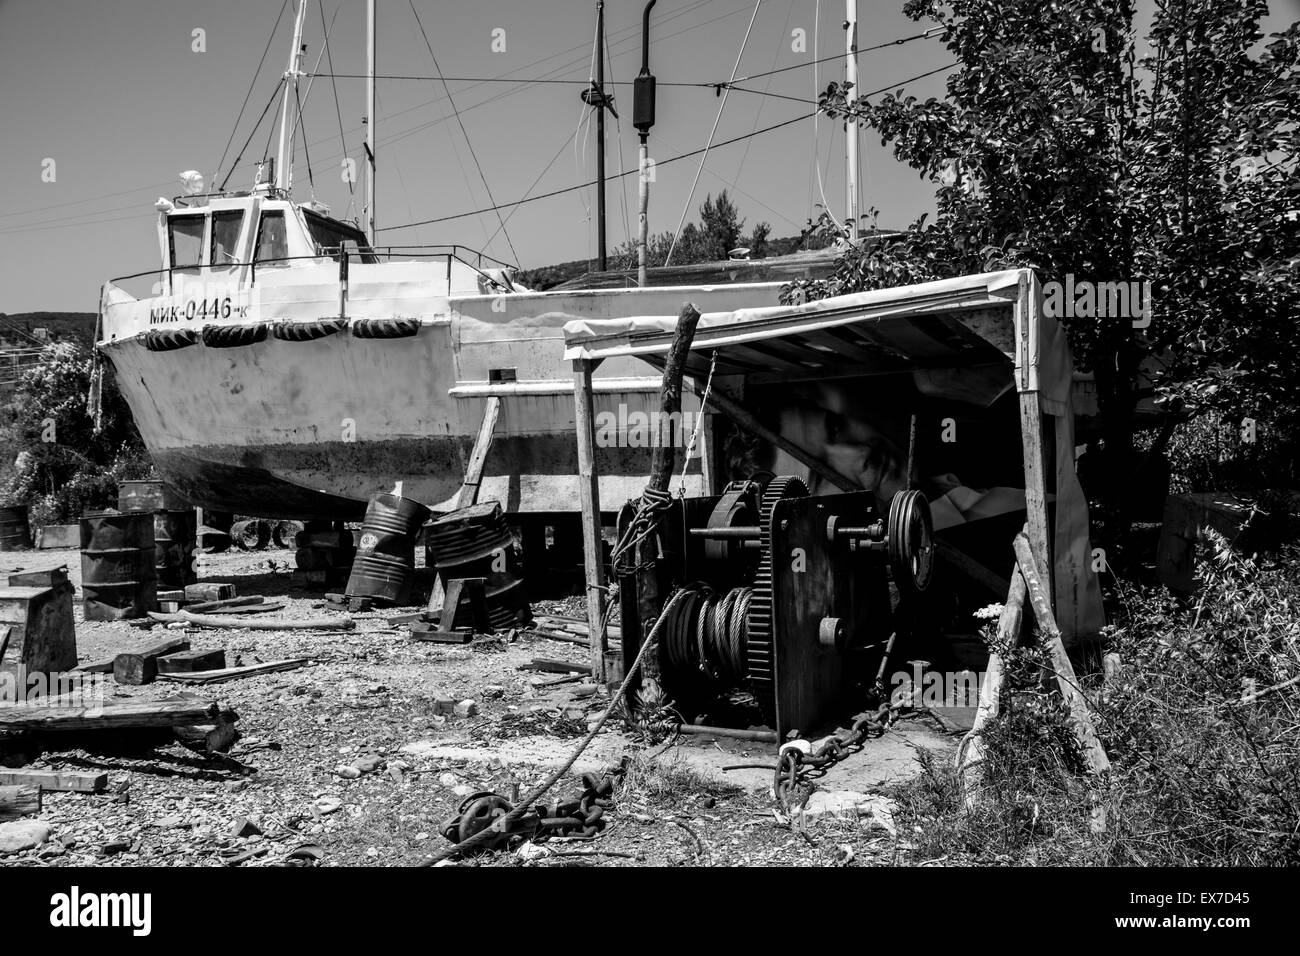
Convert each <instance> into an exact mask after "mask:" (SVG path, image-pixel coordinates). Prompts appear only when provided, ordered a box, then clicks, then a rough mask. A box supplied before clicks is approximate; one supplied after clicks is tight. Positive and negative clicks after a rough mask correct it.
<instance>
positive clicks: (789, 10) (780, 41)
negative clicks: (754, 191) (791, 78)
mask: <svg viewBox="0 0 1300 956" xmlns="http://www.w3.org/2000/svg"><path fill="white" fill-rule="evenodd" d="M794 4H795V0H790V5H789V6H788V7H786V9H785V23H783V24H782V25H781V32H780V33H779V34H777V38H776V52H775V53H773V54H772V66H773V67H775V66H776V61H777V60H779V59H780V58H781V50H782V49H784V47H785V37H786V30H788V29H789V28H790V17H791V16H792V15H793V14H794ZM771 88H772V79H771V74H769V75H768V79H767V82H766V83H764V84H763V92H764V93H765V94H766V93H768V92H769V91H770V90H771ZM766 105H767V103H766V102H764V101H763V100H759V101H758V109H756V110H755V111H754V123H753V125H752V126H751V127H750V131H751V132H752V131H753V130H756V129H758V123H759V120H761V119H762V118H763V107H764V106H766ZM753 144H754V141H753V140H752V139H751V140H747V141H746V143H745V151H744V152H743V153H741V154H740V162H739V163H738V164H737V165H736V179H740V174H741V173H742V172H743V171H744V169H745V161H746V160H747V159H749V148H750V146H752V145H753Z"/></svg>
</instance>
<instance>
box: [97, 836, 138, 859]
mask: <svg viewBox="0 0 1300 956" xmlns="http://www.w3.org/2000/svg"><path fill="white" fill-rule="evenodd" d="M129 849H131V841H130V840H129V839H128V838H126V837H115V838H114V839H112V840H109V841H108V842H107V843H105V844H104V845H103V846H102V847H100V852H102V853H103V854H104V856H113V855H115V854H118V853H125V852H126V851H127V850H129Z"/></svg>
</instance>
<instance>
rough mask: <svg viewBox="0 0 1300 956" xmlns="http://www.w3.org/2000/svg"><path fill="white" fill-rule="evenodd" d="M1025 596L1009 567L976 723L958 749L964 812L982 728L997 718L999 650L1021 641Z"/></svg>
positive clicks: (979, 757)
mask: <svg viewBox="0 0 1300 956" xmlns="http://www.w3.org/2000/svg"><path fill="white" fill-rule="evenodd" d="M990 573H991V572H990ZM1027 593H1028V588H1027V587H1026V586H1025V579H1024V577H1023V576H1022V575H1021V574H1020V572H1019V570H1018V569H1016V568H1012V569H1011V583H1010V584H1009V585H1008V586H1007V599H1006V603H1005V604H1003V605H1002V616H1001V617H1000V618H999V619H998V633H997V637H996V638H995V639H994V642H993V646H992V647H990V648H989V662H988V665H987V666H986V667H985V668H984V680H983V682H982V683H981V684H980V699H979V707H978V708H977V709H976V711H975V723H974V725H973V726H972V727H971V729H970V732H969V733H968V734H967V735H966V736H965V737H964V738H962V742H961V744H960V745H959V746H958V747H957V754H956V767H957V777H958V779H959V780H960V781H961V788H962V794H963V799H964V801H965V803H966V807H967V809H969V808H970V807H972V806H973V805H974V803H975V794H976V793H977V792H978V787H976V786H975V777H974V774H976V773H978V772H979V766H980V764H981V763H982V762H983V761H984V737H983V734H984V728H985V727H987V726H988V725H989V723H990V722H991V721H992V720H994V718H996V717H997V716H998V710H999V702H1000V700H1001V697H1002V679H1003V676H1004V673H1005V671H1004V662H1003V660H1002V654H1001V648H1004V647H1015V646H1016V645H1017V644H1018V643H1019V642H1020V634H1021V630H1022V628H1023V626H1024V619H1025V595H1026V594H1027Z"/></svg>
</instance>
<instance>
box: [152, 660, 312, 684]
mask: <svg viewBox="0 0 1300 956" xmlns="http://www.w3.org/2000/svg"><path fill="white" fill-rule="evenodd" d="M310 663H311V658H310V657H292V658H289V659H287V660H282V661H266V662H264V663H262V664H245V665H244V666H243V667H223V668H221V669H220V670H212V671H191V672H189V673H176V674H160V675H159V677H161V678H162V679H163V680H170V681H177V682H179V683H182V684H221V683H224V682H225V681H228V680H237V679H239V678H240V677H253V676H255V675H257V674H274V673H278V672H279V671H292V670H297V669H298V668H299V667H306V666H307V665H308V664H310Z"/></svg>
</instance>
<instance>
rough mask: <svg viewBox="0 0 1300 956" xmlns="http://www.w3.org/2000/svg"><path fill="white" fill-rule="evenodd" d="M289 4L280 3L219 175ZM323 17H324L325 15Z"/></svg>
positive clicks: (230, 138)
mask: <svg viewBox="0 0 1300 956" xmlns="http://www.w3.org/2000/svg"><path fill="white" fill-rule="evenodd" d="M288 5H289V0H284V2H283V3H281V4H280V12H279V13H278V14H276V17H275V26H273V27H271V35H270V36H268V37H267V38H266V47H265V48H263V50H262V59H260V60H258V62H257V69H256V70H254V71H253V79H252V80H251V81H250V82H249V84H248V92H247V93H245V94H244V102H243V104H242V105H241V106H240V107H239V115H238V116H236V117H235V125H234V126H232V127H230V136H228V137H227V138H226V147H225V149H223V150H222V151H221V159H220V160H219V161H218V162H217V173H218V175H219V174H220V173H221V166H222V164H223V163H224V162H225V161H226V155H227V154H228V153H229V152H230V144H231V143H233V142H234V141H235V133H237V132H238V131H239V122H240V120H242V119H243V118H244V110H245V109H246V108H247V107H248V99H249V97H250V96H252V95H253V88H254V87H255V86H257V78H258V77H259V76H261V75H262V67H263V66H265V65H266V54H267V53H269V52H270V51H271V42H272V41H273V40H274V39H275V31H276V30H278V29H280V21H281V20H283V19H284V11H285V8H286V7H287V6H288ZM322 19H324V16H323V15H322ZM236 162H238V160H236Z"/></svg>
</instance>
